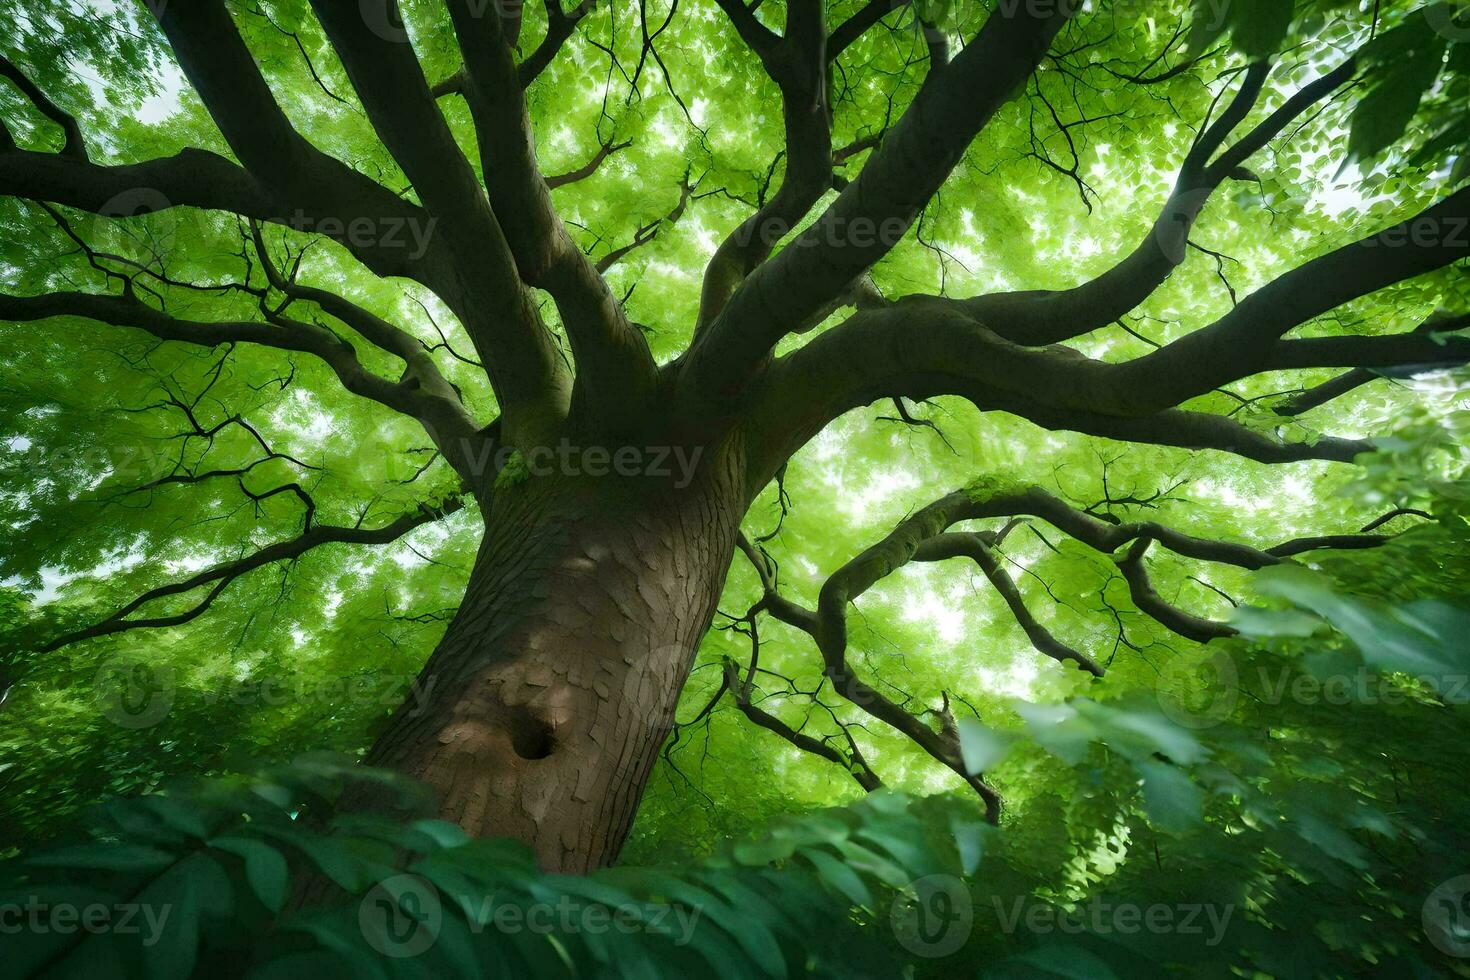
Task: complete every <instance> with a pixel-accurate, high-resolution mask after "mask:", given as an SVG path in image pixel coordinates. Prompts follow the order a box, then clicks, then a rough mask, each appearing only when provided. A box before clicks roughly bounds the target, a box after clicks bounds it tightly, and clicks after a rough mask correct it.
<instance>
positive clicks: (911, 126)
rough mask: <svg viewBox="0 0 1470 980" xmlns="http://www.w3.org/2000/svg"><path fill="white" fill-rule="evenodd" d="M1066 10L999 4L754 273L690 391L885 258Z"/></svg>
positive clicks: (749, 364) (701, 358)
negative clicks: (852, 175) (824, 202)
mask: <svg viewBox="0 0 1470 980" xmlns="http://www.w3.org/2000/svg"><path fill="white" fill-rule="evenodd" d="M1069 13H1070V4H1065V3H1064V4H1055V5H1053V4H1044V5H1035V4H1019V5H1004V6H1002V7H1000V8H998V9H997V10H996V12H994V13H992V14H991V15H990V17H989V18H988V19H987V20H986V22H985V26H984V28H983V29H981V31H980V33H979V35H978V36H977V37H976V38H975V39H974V41H973V42H972V43H971V44H970V45H968V46H967V47H966V48H965V49H964V51H962V52H961V53H960V54H959V56H958V57H956V58H955V60H954V61H953V62H952V63H950V65H948V66H947V67H946V68H945V69H944V70H943V71H940V72H935V73H933V74H931V75H930V76H928V78H927V79H926V81H925V84H924V86H923V88H922V89H920V91H919V94H918V96H917V97H916V98H915V99H914V102H913V104H912V105H910V106H909V108H908V110H907V111H906V112H905V113H904V114H903V116H902V118H900V119H899V121H898V122H897V123H896V124H895V125H894V126H893V128H892V129H890V130H889V132H888V134H887V136H886V137H885V138H884V140H883V145H882V146H881V147H880V148H879V149H878V150H877V151H876V152H874V153H873V155H872V156H871V157H870V158H869V160H868V162H867V164H866V166H865V167H864V168H863V171H862V173H861V174H859V175H858V177H857V179H855V180H854V181H852V183H851V184H849V185H848V186H847V187H846V189H844V190H843V191H842V193H840V194H839V195H838V196H837V199H836V200H835V201H834V202H833V203H832V205H831V206H830V207H828V208H827V210H826V211H825V212H824V213H823V215H822V216H821V217H820V218H819V219H818V220H817V221H816V222H815V223H814V224H813V225H812V226H811V227H809V228H808V229H807V230H805V231H804V232H802V234H801V235H799V236H797V238H796V239H795V240H794V241H793V242H791V243H790V244H789V245H788V246H787V247H786V248H785V249H784V250H783V251H782V252H781V254H780V255H778V256H776V257H775V258H773V259H772V260H771V261H769V262H767V263H765V264H764V265H762V266H761V267H760V268H758V269H757V270H756V271H755V272H753V273H752V274H751V275H750V276H749V277H748V278H747V279H746V280H745V281H744V282H743V283H742V285H741V286H740V288H739V290H738V291H737V292H736V293H735V294H734V295H733V296H732V297H731V299H730V301H729V303H728V304H727V305H726V306H725V307H724V308H723V310H722V311H721V312H720V313H719V317H718V320H716V321H715V322H713V323H711V324H710V326H709V329H708V330H707V331H706V334H705V336H704V337H703V338H702V339H701V340H697V341H696V342H695V344H694V345H693V346H692V347H691V349H690V352H689V355H688V359H687V360H688V363H687V367H686V375H687V378H688V386H689V390H690V391H691V392H700V391H723V390H728V389H729V387H730V382H729V378H730V376H731V374H732V372H734V373H735V374H736V376H737V377H740V376H742V375H744V374H746V373H747V372H749V371H750V370H751V369H753V368H754V367H755V366H756V364H757V363H758V362H759V361H760V360H761V359H762V358H763V357H764V356H765V355H766V353H767V352H768V351H769V350H770V349H771V348H772V347H773V346H774V345H775V344H776V342H777V341H778V340H780V339H781V337H783V336H784V335H785V334H786V333H788V332H789V331H791V330H792V329H794V328H795V327H796V326H797V325H799V324H801V323H804V322H806V320H807V318H808V317H809V316H810V315H811V314H813V313H814V312H816V311H817V310H818V309H820V308H821V307H822V305H823V304H824V303H826V302H827V301H828V300H830V299H831V298H832V297H834V296H836V295H837V294H839V293H840V292H841V291H842V290H843V289H844V288H846V286H847V285H848V284H849V283H851V282H853V281H854V280H855V279H857V278H858V276H859V275H861V274H862V273H863V272H865V271H866V270H867V269H868V268H869V267H870V266H872V265H873V263H874V262H876V261H878V259H880V258H881V257H882V256H883V255H884V254H885V253H887V252H888V251H889V250H890V249H891V248H893V246H894V245H896V244H897V243H898V241H899V239H900V238H901V237H902V235H903V233H904V232H905V231H906V230H907V229H908V227H909V226H910V225H911V224H912V223H913V221H914V220H915V219H916V218H917V216H918V214H919V212H920V211H921V210H922V209H923V207H924V205H925V204H926V203H927V202H928V200H929V199H930V198H931V197H932V196H933V195H934V193H935V191H936V190H938V188H939V186H940V185H941V184H942V183H943V181H944V180H945V178H946V177H948V175H949V173H950V171H951V170H953V169H954V167H955V165H956V164H957V163H958V162H959V159H960V156H961V154H963V153H964V151H965V149H966V147H968V146H969V144H970V141H971V140H972V139H973V138H974V136H975V134H976V133H978V132H979V131H980V130H981V129H982V128H983V127H984V126H985V124H986V123H987V122H988V121H989V120H990V119H991V118H992V116H993V115H994V114H995V112H996V111H997V110H998V109H999V108H1000V107H1001V105H1003V104H1004V103H1005V102H1006V100H1008V99H1009V98H1010V97H1011V96H1012V94H1014V92H1015V91H1016V90H1017V88H1018V87H1019V86H1020V84H1021V83H1022V82H1023V81H1024V80H1025V79H1026V78H1027V77H1029V76H1030V75H1031V73H1032V72H1033V71H1035V69H1036V67H1037V65H1038V64H1040V62H1041V60H1042V58H1043V57H1044V55H1045V52H1046V49H1047V48H1048V47H1049V45H1050V43H1051V40H1052V38H1053V37H1054V36H1055V35H1056V33H1057V32H1058V31H1059V30H1060V29H1061V27H1062V25H1063V24H1064V23H1065V21H1066V19H1067V17H1068V16H1069Z"/></svg>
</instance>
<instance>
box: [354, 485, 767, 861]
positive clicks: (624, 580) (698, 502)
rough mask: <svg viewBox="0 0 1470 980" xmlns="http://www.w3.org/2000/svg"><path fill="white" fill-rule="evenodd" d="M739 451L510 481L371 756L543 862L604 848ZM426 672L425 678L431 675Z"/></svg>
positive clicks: (609, 850)
mask: <svg viewBox="0 0 1470 980" xmlns="http://www.w3.org/2000/svg"><path fill="white" fill-rule="evenodd" d="M737 471H738V466H735V465H733V464H727V465H721V466H715V467H705V468H704V469H703V472H702V474H701V476H700V477H699V478H697V479H696V480H695V481H694V483H692V484H691V485H690V486H688V487H686V488H683V489H680V490H675V489H673V488H671V487H670V486H668V484H667V483H663V482H660V481H655V480H652V479H649V478H645V477H630V478H622V479H618V478H608V479H603V480H585V479H584V480H582V481H580V482H577V481H570V480H567V479H565V478H561V477H529V478H527V479H526V480H524V481H522V482H521V483H518V484H515V485H513V486H510V487H503V488H502V489H500V490H498V491H497V492H496V494H495V498H494V500H493V502H492V503H491V505H490V506H489V508H488V512H487V513H486V533H485V538H484V541H483V543H482V545H481V547H480V552H479V555H478V557H477V558H476V561H475V566H474V570H473V571H472V572H471V574H470V579H469V585H468V587H467V589H466V592H465V597H464V600H463V603H462V604H461V606H460V608H459V611H458V613H457V614H456V615H455V617H454V620H453V622H452V623H451V624H450V626H449V629H448V631H447V632H446V633H445V635H444V638H443V640H442V641H441V642H440V644H439V646H438V648H437V649H436V650H435V651H434V653H433V655H432V656H431V657H430V658H429V660H428V663H427V664H426V665H425V666H424V669H423V672H422V674H421V675H420V678H419V680H420V690H425V689H427V690H429V691H430V695H429V698H428V703H427V705H426V706H425V707H424V708H423V709H418V708H417V707H416V706H415V704H414V703H413V702H412V700H410V701H408V702H405V704H403V705H401V706H400V707H399V709H398V710H397V712H395V714H394V715H393V717H392V719H391V721H390V722H389V725H388V727H387V729H386V730H385V731H384V732H383V734H382V735H381V736H380V737H379V738H378V740H377V742H376V743H375V744H374V745H373V747H372V749H371V751H370V752H369V754H368V756H367V760H366V761H367V762H368V764H370V765H374V766H382V767H386V768H390V769H394V770H397V771H399V772H403V773H406V774H407V775H410V776H413V777H415V778H417V779H420V780H422V781H424V782H426V783H428V784H429V785H430V786H432V787H433V788H434V789H435V790H436V791H437V792H438V794H439V806H440V813H441V815H442V816H443V817H444V818H445V819H447V820H451V821H454V822H455V823H458V824H459V825H460V826H461V827H463V828H464V829H465V830H466V831H468V832H470V833H471V834H474V835H477V836H490V835H497V836H511V837H516V838H519V839H521V840H523V841H525V842H527V843H528V844H530V845H531V847H532V848H533V849H534V851H535V852H536V855H537V858H538V860H539V861H540V863H541V865H542V866H543V867H544V868H545V869H547V870H550V871H560V872H573V873H577V872H585V871H587V870H590V869H592V868H596V867H601V866H603V865H606V864H609V863H611V862H612V861H613V860H614V859H615V858H616V857H617V854H618V851H619V849H620V848H621V847H622V844H623V841H624V839H625V838H626V837H627V834H628V831H629V828H630V827H631V826H632V822H633V815H634V812H635V811H636V810H637V807H638V801H639V799H640V797H641V796H642V794H643V788H644V784H645V783H646V782H647V780H648V777H649V774H650V772H651V770H652V768H653V764H654V761H655V759H656V758H657V756H658V752H659V749H660V747H661V746H662V744H663V742H664V739H665V738H666V737H667V735H668V731H669V728H670V725H671V724H672V721H673V712H674V708H675V705H676V703H677V701H678V697H679V692H680V690H681V689H682V688H683V685H684V681H685V679H686V677H687V676H688V673H689V668H690V665H691V663H692V661H693V657H694V652H695V649H696V647H697V646H698V644H699V641H700V638H701V637H702V636H703V634H704V632H705V631H706V629H707V628H708V626H709V622H710V618H711V617H712V616H713V614H714V610H715V604H716V602H717V601H718V599H719V596H720V591H721V588H722V587H723V584H724V579H725V574H726V571H727V570H728V567H729V562H730V556H731V554H732V553H733V550H734V538H735V534H736V532H737V529H738V527H739V522H740V516H741V513H742V509H743V505H744V500H743V498H742V493H741V483H740V480H739V478H738V476H739V474H738V472H737ZM431 684H432V688H430V687H429V685H431Z"/></svg>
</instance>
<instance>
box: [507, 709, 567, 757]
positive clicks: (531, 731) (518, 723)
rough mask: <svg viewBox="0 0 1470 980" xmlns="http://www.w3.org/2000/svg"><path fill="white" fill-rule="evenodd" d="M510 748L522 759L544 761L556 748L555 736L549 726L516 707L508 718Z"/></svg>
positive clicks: (527, 710)
mask: <svg viewBox="0 0 1470 980" xmlns="http://www.w3.org/2000/svg"><path fill="white" fill-rule="evenodd" d="M510 747H511V748H512V749H514V750H515V753H516V755H518V756H520V757H521V758H522V759H544V758H546V757H547V756H548V755H550V754H551V750H552V749H554V748H556V736H555V734H554V733H553V732H552V730H551V726H550V725H548V724H547V723H546V722H544V721H542V720H541V719H540V718H538V717H536V715H535V714H533V713H532V712H531V711H530V710H529V709H528V708H526V707H524V706H518V707H516V708H515V709H514V711H512V712H511V716H510Z"/></svg>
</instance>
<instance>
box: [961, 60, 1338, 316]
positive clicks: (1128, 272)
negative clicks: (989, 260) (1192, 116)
mask: <svg viewBox="0 0 1470 980" xmlns="http://www.w3.org/2000/svg"><path fill="white" fill-rule="evenodd" d="M1355 70H1356V69H1355V62H1354V61H1353V60H1349V61H1348V62H1346V63H1345V64H1343V65H1342V66H1341V67H1339V68H1338V69H1336V70H1335V71H1333V72H1330V73H1329V74H1326V75H1323V76H1322V77H1321V78H1318V79H1316V80H1315V81H1313V82H1311V83H1309V84H1308V85H1305V86H1303V87H1302V89H1301V90H1300V91H1298V92H1297V93H1296V94H1294V95H1292V96H1291V97H1290V98H1289V99H1287V100H1286V102H1285V103H1284V104H1283V105H1282V106H1281V107H1280V108H1279V109H1277V110H1276V111H1275V112H1273V113H1271V114H1270V116H1268V117H1267V118H1266V119H1265V120H1263V121H1262V122H1261V123H1260V124H1259V125H1257V126H1256V127H1254V128H1253V129H1252V130H1251V131H1250V132H1249V133H1247V134H1246V135H1245V136H1243V137H1242V138H1241V139H1240V140H1239V141H1238V142H1236V143H1235V144H1234V145H1232V146H1230V147H1228V148H1227V149H1226V150H1225V151H1224V152H1223V153H1221V154H1220V156H1219V158H1218V159H1216V160H1215V161H1214V162H1211V159H1210V158H1211V157H1212V156H1213V155H1214V154H1215V153H1216V151H1218V150H1219V149H1220V147H1221V146H1222V145H1223V144H1224V142H1225V141H1226V140H1227V139H1228V138H1229V136H1230V134H1231V133H1232V132H1233V131H1234V130H1235V128H1236V127H1237V126H1239V125H1240V123H1241V122H1242V121H1244V119H1245V117H1246V115H1247V114H1248V113H1249V112H1250V110H1251V108H1252V107H1253V106H1254V105H1255V103H1256V101H1257V99H1258V98H1259V96H1260V93H1261V87H1262V84H1263V83H1264V81H1265V78H1266V73H1267V71H1268V66H1267V65H1265V64H1257V65H1253V66H1252V67H1251V69H1250V70H1249V71H1248V72H1247V73H1246V77H1245V80H1244V81H1243V83H1242V85H1241V88H1240V90H1239V91H1238V92H1237V93H1236V96H1235V98H1234V99H1233V100H1232V101H1231V103H1230V105H1229V106H1228V107H1227V108H1226V110H1225V112H1223V113H1222V114H1221V116H1220V118H1219V119H1217V120H1216V121H1215V122H1214V124H1213V125H1211V126H1210V127H1209V128H1208V129H1206V130H1205V132H1204V133H1202V134H1201V136H1200V138H1199V139H1198V141H1197V142H1196V143H1195V145H1194V147H1193V149H1192V150H1191V151H1190V153H1189V155H1188V157H1187V158H1186V159H1185V162H1184V166H1183V168H1182V169H1181V171H1180V174H1179V177H1178V179H1177V181H1176V182H1175V185H1174V189H1173V191H1172V192H1171V194H1170V196H1169V199H1168V201H1167V202H1165V204H1164V207H1163V210H1162V212H1161V213H1160V214H1159V217H1158V219H1157V220H1156V221H1155V222H1154V224H1153V226H1152V227H1151V228H1150V229H1149V232H1148V234H1147V235H1146V236H1145V237H1144V239H1143V241H1141V242H1139V244H1138V245H1137V246H1136V247H1135V248H1134V249H1133V251H1131V252H1130V253H1129V254H1128V255H1127V256H1126V257H1125V258H1124V259H1123V260H1122V261H1121V262H1119V263H1118V264H1117V265H1115V266H1113V267H1112V268H1111V269H1109V270H1108V271H1106V272H1104V273H1103V274H1102V275H1100V276H1098V277H1097V278H1095V279H1093V280H1091V281H1089V282H1087V283H1084V284H1082V285H1080V286H1077V287H1074V288H1072V289H1065V290H1060V291H1049V290H1034V291H1030V292H1015V293H996V294H992V295H989V296H979V297H976V298H974V299H971V300H967V301H965V302H966V306H967V308H968V309H969V310H970V312H971V313H973V314H974V315H975V316H976V317H978V318H979V319H982V320H984V321H986V322H987V323H990V324H993V325H994V326H993V329H994V330H995V331H996V332H997V333H999V334H1001V335H1002V336H1004V337H1007V338H1009V339H1011V340H1014V341H1016V342H1017V343H1022V344H1054V343H1057V342H1059V341H1062V340H1067V339H1069V338H1072V337H1077V336H1080V335H1082V334H1085V333H1088V332H1090V331H1092V330H1096V329H1098V328H1099V327H1103V326H1106V325H1107V324H1109V323H1112V322H1114V321H1116V320H1118V319H1119V318H1120V317H1122V316H1123V315H1124V314H1125V313H1127V312H1129V311H1130V310H1132V309H1134V308H1135V307H1137V306H1138V305H1139V304H1141V303H1142V302H1143V301H1144V300H1146V299H1147V298H1148V297H1149V296H1150V295H1152V294H1153V292H1154V291H1155V290H1156V289H1158V288H1159V286H1161V285H1163V283H1164V282H1165V280H1167V279H1168V278H1169V276H1170V275H1171V274H1172V273H1173V271H1174V269H1175V268H1176V267H1178V266H1179V265H1180V264H1181V263H1183V261H1184V259H1185V257H1186V256H1187V255H1188V253H1189V249H1188V247H1187V245H1188V242H1189V234H1190V231H1191V230H1192V229H1193V227H1194V224H1195V222H1196V220H1197V219H1198V218H1199V216H1200V214H1201V213H1202V212H1203V211H1204V209H1205V206H1206V204H1207V203H1208V202H1209V199H1210V197H1211V196H1212V195H1213V193H1214V192H1215V190H1216V189H1217V188H1219V186H1220V185H1221V184H1222V183H1223V182H1224V181H1225V180H1226V179H1228V178H1229V177H1230V176H1231V175H1232V174H1234V173H1235V172H1237V171H1238V169H1239V167H1240V166H1241V165H1242V164H1243V163H1245V161H1246V160H1247V159H1249V158H1250V157H1251V156H1252V155H1254V154H1255V153H1256V152H1258V151H1259V150H1260V149H1262V148H1263V147H1265V146H1266V145H1267V144H1268V143H1269V142H1270V141H1271V140H1272V139H1274V138H1275V137H1276V136H1278V135H1279V134H1280V133H1282V132H1283V131H1284V130H1285V129H1286V127H1287V126H1288V125H1290V124H1291V122H1292V121H1293V120H1295V119H1297V118H1298V117H1299V116H1301V114H1302V113H1304V112H1306V111H1307V110H1308V109H1310V108H1311V107H1312V106H1313V105H1316V104H1317V103H1318V102H1320V101H1322V100H1323V99H1325V98H1327V97H1328V96H1329V95H1331V94H1332V93H1333V92H1335V91H1337V90H1338V89H1339V88H1341V87H1342V86H1343V85H1345V84H1347V83H1348V82H1349V81H1350V80H1351V79H1352V77H1353V74H1354V72H1355Z"/></svg>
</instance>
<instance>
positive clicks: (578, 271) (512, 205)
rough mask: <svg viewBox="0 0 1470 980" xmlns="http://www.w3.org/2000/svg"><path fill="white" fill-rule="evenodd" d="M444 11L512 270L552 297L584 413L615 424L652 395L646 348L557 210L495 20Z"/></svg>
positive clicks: (453, 6)
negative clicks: (568, 346) (454, 37)
mask: <svg viewBox="0 0 1470 980" xmlns="http://www.w3.org/2000/svg"><path fill="white" fill-rule="evenodd" d="M449 12H450V16H451V19H452V20H453V22H454V29H455V33H456V35H457V37H458V39H459V47H460V51H461V53H462V54H463V55H464V63H465V72H466V78H467V89H466V92H465V97H466V99H467V100H468V102H469V107H470V112H471V114H472V115H473V117H474V120H475V129H476V132H477V134H478V137H479V146H480V158H481V166H482V168H483V169H484V172H485V177H486V186H487V188H488V189H489V192H490V201H491V204H492V206H493V207H494V209H495V214H496V217H497V218H498V219H499V222H500V226H501V227H502V228H503V229H504V231H505V237H506V240H507V242H508V243H509V247H510V251H511V253H512V255H513V256H514V260H515V265H516V268H517V270H518V272H519V274H520V276H521V278H522V279H524V280H525V281H526V282H527V283H529V284H531V285H533V286H537V287H539V288H542V289H545V290H546V291H547V292H549V293H550V294H551V295H552V298H553V299H554V300H555V301H556V305H557V310H558V311H559V312H560V313H561V319H562V324H563V325H564V326H565V327H566V331H567V336H568V338H569V339H570V341H571V344H572V353H573V354H574V356H575V357H576V360H577V367H578V371H577V388H576V395H577V396H579V397H585V399H586V400H587V402H588V404H587V405H586V406H585V410H586V412H587V414H588V417H589V418H593V419H598V420H599V421H600V422H602V423H604V424H606V425H608V426H609V427H610V428H613V429H614V430H617V429H620V428H622V427H623V426H624V425H625V424H626V423H628V422H629V421H630V420H631V417H632V416H633V414H635V413H636V411H637V410H638V409H640V408H641V407H642V406H643V405H644V403H645V399H646V398H648V397H649V396H650V395H651V393H652V390H653V387H654V384H655V380H656V379H655V374H656V368H655V364H654V360H653V355H652V353H651V352H650V351H649V349H648V344H647V342H646V341H645V340H644V338H643V334H642V333H641V332H639V331H638V330H637V329H636V328H634V327H633V326H632V324H630V323H629V322H628V320H627V317H625V316H624V315H623V310H622V307H621V306H620V305H619V304H618V302H617V300H616V299H615V298H614V297H613V295H612V292H611V291H610V290H609V289H608V288H607V283H606V282H604V281H603V279H602V276H601V275H600V274H599V273H598V271H597V269H595V268H594V267H593V265H592V263H591V261H590V260H588V258H587V257H586V256H585V255H584V254H583V253H582V251H581V250H580V249H578V248H577V246H576V243H575V242H574V241H572V238H571V236H570V235H569V234H568V233H567V230H566V226H565V225H564V224H563V223H562V220H561V218H560V217H559V216H558V215H557V212H556V208H555V206H554V205H553V204H552V202H551V190H550V188H549V187H548V186H547V182H546V180H545V179H544V178H543V177H542V176H541V172H540V170H539V168H538V167H537V164H536V146H535V140H534V139H533V138H532V135H531V123H530V117H529V115H528V112H527V109H526V103H525V99H524V97H523V95H522V93H521V89H520V87H519V86H518V85H517V84H516V66H515V61H514V60H513V59H512V57H511V51H510V47H509V46H508V45H507V44H506V43H505V39H504V38H503V37H501V36H500V33H499V27H498V22H497V21H495V20H494V19H491V18H483V17H476V16H475V11H474V9H473V4H471V2H470V0H450V3H449Z"/></svg>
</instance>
